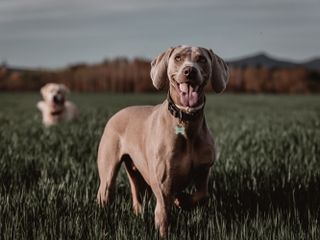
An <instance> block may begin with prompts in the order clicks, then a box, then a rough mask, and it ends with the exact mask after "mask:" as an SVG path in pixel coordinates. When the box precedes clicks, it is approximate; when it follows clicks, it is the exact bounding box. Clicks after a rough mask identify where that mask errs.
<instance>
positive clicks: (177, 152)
mask: <svg viewBox="0 0 320 240" xmlns="http://www.w3.org/2000/svg"><path fill="white" fill-rule="evenodd" d="M171 153H172V154H171V156H170V158H169V163H168V165H169V168H170V175H171V177H172V181H173V182H174V184H175V185H178V186H179V188H183V187H185V186H186V185H188V184H189V182H190V180H192V178H193V176H194V174H195V172H198V171H199V170H200V171H201V169H202V168H208V167H210V166H211V165H212V163H213V160H214V148H213V146H212V145H211V144H209V143H207V142H205V141H203V140H201V139H199V140H197V141H189V140H187V139H186V138H185V137H183V136H178V137H177V138H176V140H175V142H174V144H173V146H172V149H171Z"/></svg>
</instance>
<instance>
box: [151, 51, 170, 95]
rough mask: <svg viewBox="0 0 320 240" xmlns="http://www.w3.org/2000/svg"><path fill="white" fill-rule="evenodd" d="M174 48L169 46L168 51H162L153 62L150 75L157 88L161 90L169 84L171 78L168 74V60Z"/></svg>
mask: <svg viewBox="0 0 320 240" xmlns="http://www.w3.org/2000/svg"><path fill="white" fill-rule="evenodd" d="M173 50H174V48H169V49H168V50H167V51H165V52H163V53H161V54H160V55H159V56H158V57H156V58H155V59H153V60H152V62H151V71H150V77H151V79H152V83H153V85H154V86H155V88H156V89H158V90H160V89H163V88H165V87H167V86H169V79H168V74H167V68H168V61H169V57H170V55H171V53H172V52H173Z"/></svg>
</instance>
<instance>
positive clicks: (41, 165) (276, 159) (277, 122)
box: [0, 93, 320, 240]
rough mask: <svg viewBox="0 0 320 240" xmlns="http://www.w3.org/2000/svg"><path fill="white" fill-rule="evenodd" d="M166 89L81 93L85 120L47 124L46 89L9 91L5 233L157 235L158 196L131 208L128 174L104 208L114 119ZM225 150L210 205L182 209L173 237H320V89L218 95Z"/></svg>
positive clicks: (215, 123) (3, 147)
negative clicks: (100, 195) (104, 144)
mask: <svg viewBox="0 0 320 240" xmlns="http://www.w3.org/2000/svg"><path fill="white" fill-rule="evenodd" d="M164 96H165V95H164V94H163V95H120V94H119V95H116V94H74V95H73V96H72V100H73V101H74V102H76V103H77V105H78V106H79V108H80V110H81V114H82V116H81V120H80V121H78V122H75V123H71V124H63V125H61V126H57V127H52V128H50V129H45V128H43V127H42V126H41V118H40V114H39V112H38V111H37V109H36V108H35V105H36V102H37V101H38V99H40V96H39V95H38V94H37V93H0V239H139V240H140V239H157V238H158V234H157V232H156V231H155V229H154V214H153V211H154V205H155V201H154V199H152V200H151V201H150V202H148V203H145V206H144V211H143V214H142V215H141V216H140V217H135V216H134V215H133V214H132V212H131V198H130V190H129V185H128V181H127V177H126V175H125V173H124V171H121V172H120V174H119V176H118V179H117V181H118V182H117V190H116V192H117V196H116V199H115V202H114V203H113V204H112V205H111V206H110V207H108V208H106V209H99V208H98V206H97V205H96V202H95V198H96V193H97V188H98V175H97V169H96V154H97V146H98V143H99V140H100V136H101V134H102V131H103V128H104V125H105V123H106V121H107V119H108V118H109V117H110V116H111V115H112V114H114V113H115V112H116V111H117V110H119V109H121V108H123V107H124V106H128V105H135V104H156V103H158V102H160V101H162V100H163V99H164ZM206 118H207V121H208V124H209V126H210V128H211V130H212V132H213V133H214V136H215V139H216V141H217V145H218V149H219V157H218V160H217V162H216V163H215V164H214V167H213V168H212V172H211V177H210V180H209V187H210V195H211V198H210V200H209V203H208V206H206V207H203V208H196V209H194V210H193V211H190V212H184V211H181V210H178V209H172V219H171V222H172V224H171V227H170V236H169V239H197V240H198V239H237V240H239V239H246V240H247V239H320V222H319V221H320V96H265V95H251V96H249V95H237V96H235V95H221V96H217V95H215V96H214V95H212V96H208V98H207V105H206Z"/></svg>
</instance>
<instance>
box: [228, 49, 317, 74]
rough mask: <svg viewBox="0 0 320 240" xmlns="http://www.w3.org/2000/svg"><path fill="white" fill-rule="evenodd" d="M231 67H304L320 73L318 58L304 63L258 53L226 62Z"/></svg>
mask: <svg viewBox="0 0 320 240" xmlns="http://www.w3.org/2000/svg"><path fill="white" fill-rule="evenodd" d="M228 64H229V65H230V66H233V67H265V68H267V69H271V68H294V67H299V66H302V67H305V68H307V69H308V70H317V71H320V58H314V59H312V60H309V61H306V62H299V63H297V62H294V61H290V60H282V59H277V58H275V57H271V56H270V55H268V54H266V53H263V52H262V53H258V54H254V55H251V56H247V57H243V58H239V59H235V60H231V61H229V62H228Z"/></svg>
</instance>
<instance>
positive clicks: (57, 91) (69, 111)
mask: <svg viewBox="0 0 320 240" xmlns="http://www.w3.org/2000/svg"><path fill="white" fill-rule="evenodd" d="M69 92H70V90H69V89H68V88H67V87H66V86H65V85H64V84H57V83H48V84H46V85H45V86H43V87H42V88H41V90H40V93H41V95H42V97H43V101H40V102H38V104H37V107H38V109H39V110H40V111H41V113H42V122H43V124H44V125H45V126H46V127H48V126H51V125H55V124H58V123H60V122H68V121H72V120H74V119H76V118H78V116H79V111H78V109H77V107H76V105H75V104H74V103H72V102H70V101H66V95H67V94H68V93H69Z"/></svg>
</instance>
